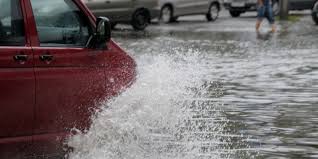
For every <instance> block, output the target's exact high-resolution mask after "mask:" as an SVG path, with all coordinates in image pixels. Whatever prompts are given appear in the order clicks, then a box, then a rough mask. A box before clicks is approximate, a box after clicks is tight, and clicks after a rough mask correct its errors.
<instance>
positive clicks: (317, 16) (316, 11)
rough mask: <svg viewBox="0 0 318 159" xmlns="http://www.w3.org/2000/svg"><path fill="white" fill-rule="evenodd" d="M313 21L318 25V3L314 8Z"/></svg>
mask: <svg viewBox="0 0 318 159" xmlns="http://www.w3.org/2000/svg"><path fill="white" fill-rule="evenodd" d="M312 19H313V20H314V22H315V23H316V24H317V25H318V1H317V2H316V3H315V5H314V8H313V9H312Z"/></svg>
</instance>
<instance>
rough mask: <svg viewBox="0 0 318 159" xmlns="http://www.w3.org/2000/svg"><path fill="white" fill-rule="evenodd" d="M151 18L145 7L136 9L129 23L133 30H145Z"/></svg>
mask: <svg viewBox="0 0 318 159" xmlns="http://www.w3.org/2000/svg"><path fill="white" fill-rule="evenodd" d="M150 20H151V17H150V14H149V12H148V11H147V10H145V9H140V10H137V11H136V12H135V13H134V14H133V16H132V21H131V25H132V27H133V28H134V29H135V30H140V31H142V30H145V29H146V27H147V26H148V25H149V23H150Z"/></svg>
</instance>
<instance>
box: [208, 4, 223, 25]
mask: <svg viewBox="0 0 318 159" xmlns="http://www.w3.org/2000/svg"><path fill="white" fill-rule="evenodd" d="M219 13H220V7H219V5H218V4H217V3H212V4H211V5H210V8H209V13H207V14H206V19H207V20H208V21H215V20H216V19H218V17H219Z"/></svg>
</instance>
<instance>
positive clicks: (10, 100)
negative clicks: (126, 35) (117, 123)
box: [0, 0, 136, 159]
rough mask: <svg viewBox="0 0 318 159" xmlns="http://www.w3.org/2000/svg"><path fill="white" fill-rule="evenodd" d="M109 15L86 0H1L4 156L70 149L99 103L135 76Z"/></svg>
mask: <svg viewBox="0 0 318 159" xmlns="http://www.w3.org/2000/svg"><path fill="white" fill-rule="evenodd" d="M135 69H136V64H135V62H134V60H133V59H132V58H131V57H130V56H129V55H128V54H126V52H125V51H124V50H122V49H121V48H120V47H119V46H117V44H116V43H115V42H114V41H112V40H111V33H110V23H109V21H108V19H107V18H104V17H99V18H97V19H96V18H95V17H94V16H93V14H92V13H91V12H90V11H89V9H88V8H87V7H86V6H85V5H84V4H83V3H82V2H81V1H80V0H54V1H53V0H0V90H1V92H0V106H1V111H0V158H3V159H15V158H18V159H21V158H27V157H32V158H39V156H38V155H41V156H40V158H41V157H43V158H46V157H44V156H43V154H47V156H50V157H52V156H53V155H55V154H59V153H61V152H63V150H64V149H63V142H64V141H65V139H66V138H67V137H68V136H69V135H70V134H71V130H72V129H73V128H77V129H79V130H83V131H84V130H86V129H88V128H89V126H90V123H91V120H90V116H91V115H92V114H93V113H94V109H95V108H96V103H98V102H100V101H102V100H106V99H109V98H111V97H112V96H113V95H117V94H118V93H120V92H121V91H122V89H123V88H127V87H129V86H130V85H131V84H132V83H133V81H134V79H135V74H136V73H135V72H136V71H135Z"/></svg>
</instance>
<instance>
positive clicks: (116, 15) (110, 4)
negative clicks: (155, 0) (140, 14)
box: [104, 0, 137, 21]
mask: <svg viewBox="0 0 318 159" xmlns="http://www.w3.org/2000/svg"><path fill="white" fill-rule="evenodd" d="M105 1H106V4H107V5H106V8H107V13H106V14H105V15H104V16H107V17H109V18H110V19H114V20H115V21H121V20H127V19H131V16H132V11H133V10H134V9H133V7H134V5H133V4H134V3H135V1H137V0H105Z"/></svg>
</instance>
